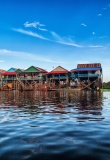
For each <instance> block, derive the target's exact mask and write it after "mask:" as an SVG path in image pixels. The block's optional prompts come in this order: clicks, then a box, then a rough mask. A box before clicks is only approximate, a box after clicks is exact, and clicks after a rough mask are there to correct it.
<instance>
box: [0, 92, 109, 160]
mask: <svg viewBox="0 0 110 160" xmlns="http://www.w3.org/2000/svg"><path fill="white" fill-rule="evenodd" d="M31 159H32V160H56V159H57V160H58V159H62V160H80V159H81V160H82V159H84V160H88V159H89V160H110V92H96V91H94V92H90V91H82V92H79V91H78V92H77V91H73V92H66V91H62V92H60V91H52V92H40V91H35V92H32V91H26V92H19V91H10V92H5V91H4V92H0V160H31Z"/></svg>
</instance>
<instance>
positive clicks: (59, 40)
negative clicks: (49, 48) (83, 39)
mask: <svg viewBox="0 0 110 160" xmlns="http://www.w3.org/2000/svg"><path fill="white" fill-rule="evenodd" d="M50 33H51V35H52V38H53V41H54V42H57V43H60V44H64V45H68V46H73V47H78V48H79V47H83V46H81V45H79V44H76V43H74V42H73V40H72V39H70V38H67V37H61V36H59V35H58V34H57V33H55V32H53V31H51V32H50Z"/></svg>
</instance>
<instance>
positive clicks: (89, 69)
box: [71, 67, 102, 72]
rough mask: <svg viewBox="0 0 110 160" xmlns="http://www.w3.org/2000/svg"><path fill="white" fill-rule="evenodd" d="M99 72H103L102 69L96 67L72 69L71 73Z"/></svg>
mask: <svg viewBox="0 0 110 160" xmlns="http://www.w3.org/2000/svg"><path fill="white" fill-rule="evenodd" d="M97 70H102V68H101V67H96V68H95V67H94V68H76V69H72V70H71V72H77V71H97Z"/></svg>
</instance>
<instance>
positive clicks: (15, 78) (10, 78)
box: [2, 77, 43, 81]
mask: <svg viewBox="0 0 110 160" xmlns="http://www.w3.org/2000/svg"><path fill="white" fill-rule="evenodd" d="M18 78H19V79H20V80H43V77H5V78H2V80H3V81H4V80H5V81H6V80H8V81H13V80H17V79H18Z"/></svg>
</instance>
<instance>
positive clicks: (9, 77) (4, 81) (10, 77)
mask: <svg viewBox="0 0 110 160" xmlns="http://www.w3.org/2000/svg"><path fill="white" fill-rule="evenodd" d="M16 70H17V68H10V69H9V70H7V71H5V72H3V73H2V78H1V88H2V90H11V89H14V88H13V87H14V86H13V85H14V84H15V83H16V78H17V75H18V73H17V72H16Z"/></svg>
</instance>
